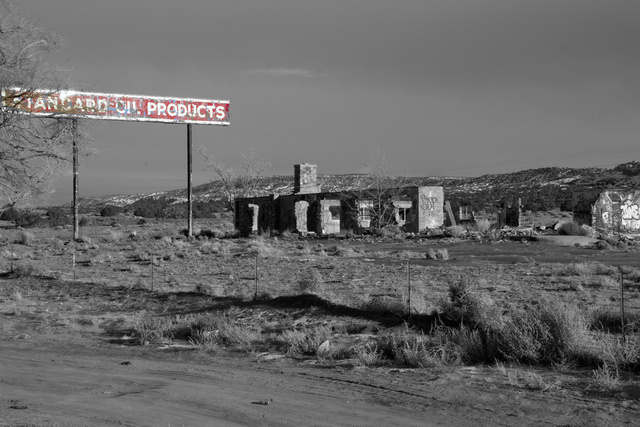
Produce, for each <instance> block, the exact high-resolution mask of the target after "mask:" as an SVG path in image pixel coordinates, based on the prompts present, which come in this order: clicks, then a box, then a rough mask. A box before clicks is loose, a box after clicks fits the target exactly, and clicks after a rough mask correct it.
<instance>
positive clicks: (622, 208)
mask: <svg viewBox="0 0 640 427" xmlns="http://www.w3.org/2000/svg"><path fill="white" fill-rule="evenodd" d="M573 199H574V200H573V219H574V221H576V222H577V223H578V224H586V225H588V226H590V227H593V228H595V229H596V230H598V231H603V232H618V233H639V232H640V191H638V190H605V191H588V192H581V193H577V194H574V196H573Z"/></svg>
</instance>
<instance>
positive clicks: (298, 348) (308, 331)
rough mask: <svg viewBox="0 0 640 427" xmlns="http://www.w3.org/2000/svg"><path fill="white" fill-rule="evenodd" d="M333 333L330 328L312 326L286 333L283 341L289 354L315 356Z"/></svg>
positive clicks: (283, 334)
mask: <svg viewBox="0 0 640 427" xmlns="http://www.w3.org/2000/svg"><path fill="white" fill-rule="evenodd" d="M331 333H332V331H331V328H330V327H328V326H324V325H323V326H312V327H304V328H303V329H300V330H295V331H284V332H283V333H282V339H283V341H284V343H285V345H286V348H287V354H289V355H291V356H313V355H315V354H316V352H317V351H318V347H319V346H320V344H322V343H323V342H325V341H326V340H327V339H329V337H331Z"/></svg>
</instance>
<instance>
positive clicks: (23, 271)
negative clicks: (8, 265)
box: [13, 261, 46, 277]
mask: <svg viewBox="0 0 640 427" xmlns="http://www.w3.org/2000/svg"><path fill="white" fill-rule="evenodd" d="M13 274H14V276H16V277H30V276H31V277H42V276H46V270H45V269H44V267H43V266H42V265H41V264H34V263H32V262H30V261H23V262H19V263H17V264H15V265H14V266H13Z"/></svg>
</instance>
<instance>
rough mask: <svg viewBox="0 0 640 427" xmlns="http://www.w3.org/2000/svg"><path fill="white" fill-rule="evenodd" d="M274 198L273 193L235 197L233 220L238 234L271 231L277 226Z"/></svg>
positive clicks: (246, 234) (244, 234) (245, 234)
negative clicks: (262, 195)
mask: <svg viewBox="0 0 640 427" xmlns="http://www.w3.org/2000/svg"><path fill="white" fill-rule="evenodd" d="M274 200H275V197H274V196H273V195H270V196H264V197H247V198H242V199H236V202H235V208H236V212H235V218H234V222H235V227H236V229H237V230H238V231H239V232H240V235H242V236H248V235H250V234H252V233H261V232H271V230H274V229H275V228H277V224H276V215H275V203H274Z"/></svg>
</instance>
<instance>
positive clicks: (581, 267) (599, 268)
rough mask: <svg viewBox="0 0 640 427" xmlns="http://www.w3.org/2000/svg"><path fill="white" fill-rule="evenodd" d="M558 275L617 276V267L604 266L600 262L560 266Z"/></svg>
mask: <svg viewBox="0 0 640 427" xmlns="http://www.w3.org/2000/svg"><path fill="white" fill-rule="evenodd" d="M554 270H556V274H559V275H561V276H595V275H603V276H604V275H611V274H616V273H617V270H616V268H615V267H612V266H608V265H604V264H602V263H599V262H576V263H570V264H559V265H557V267H556V268H554Z"/></svg>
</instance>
